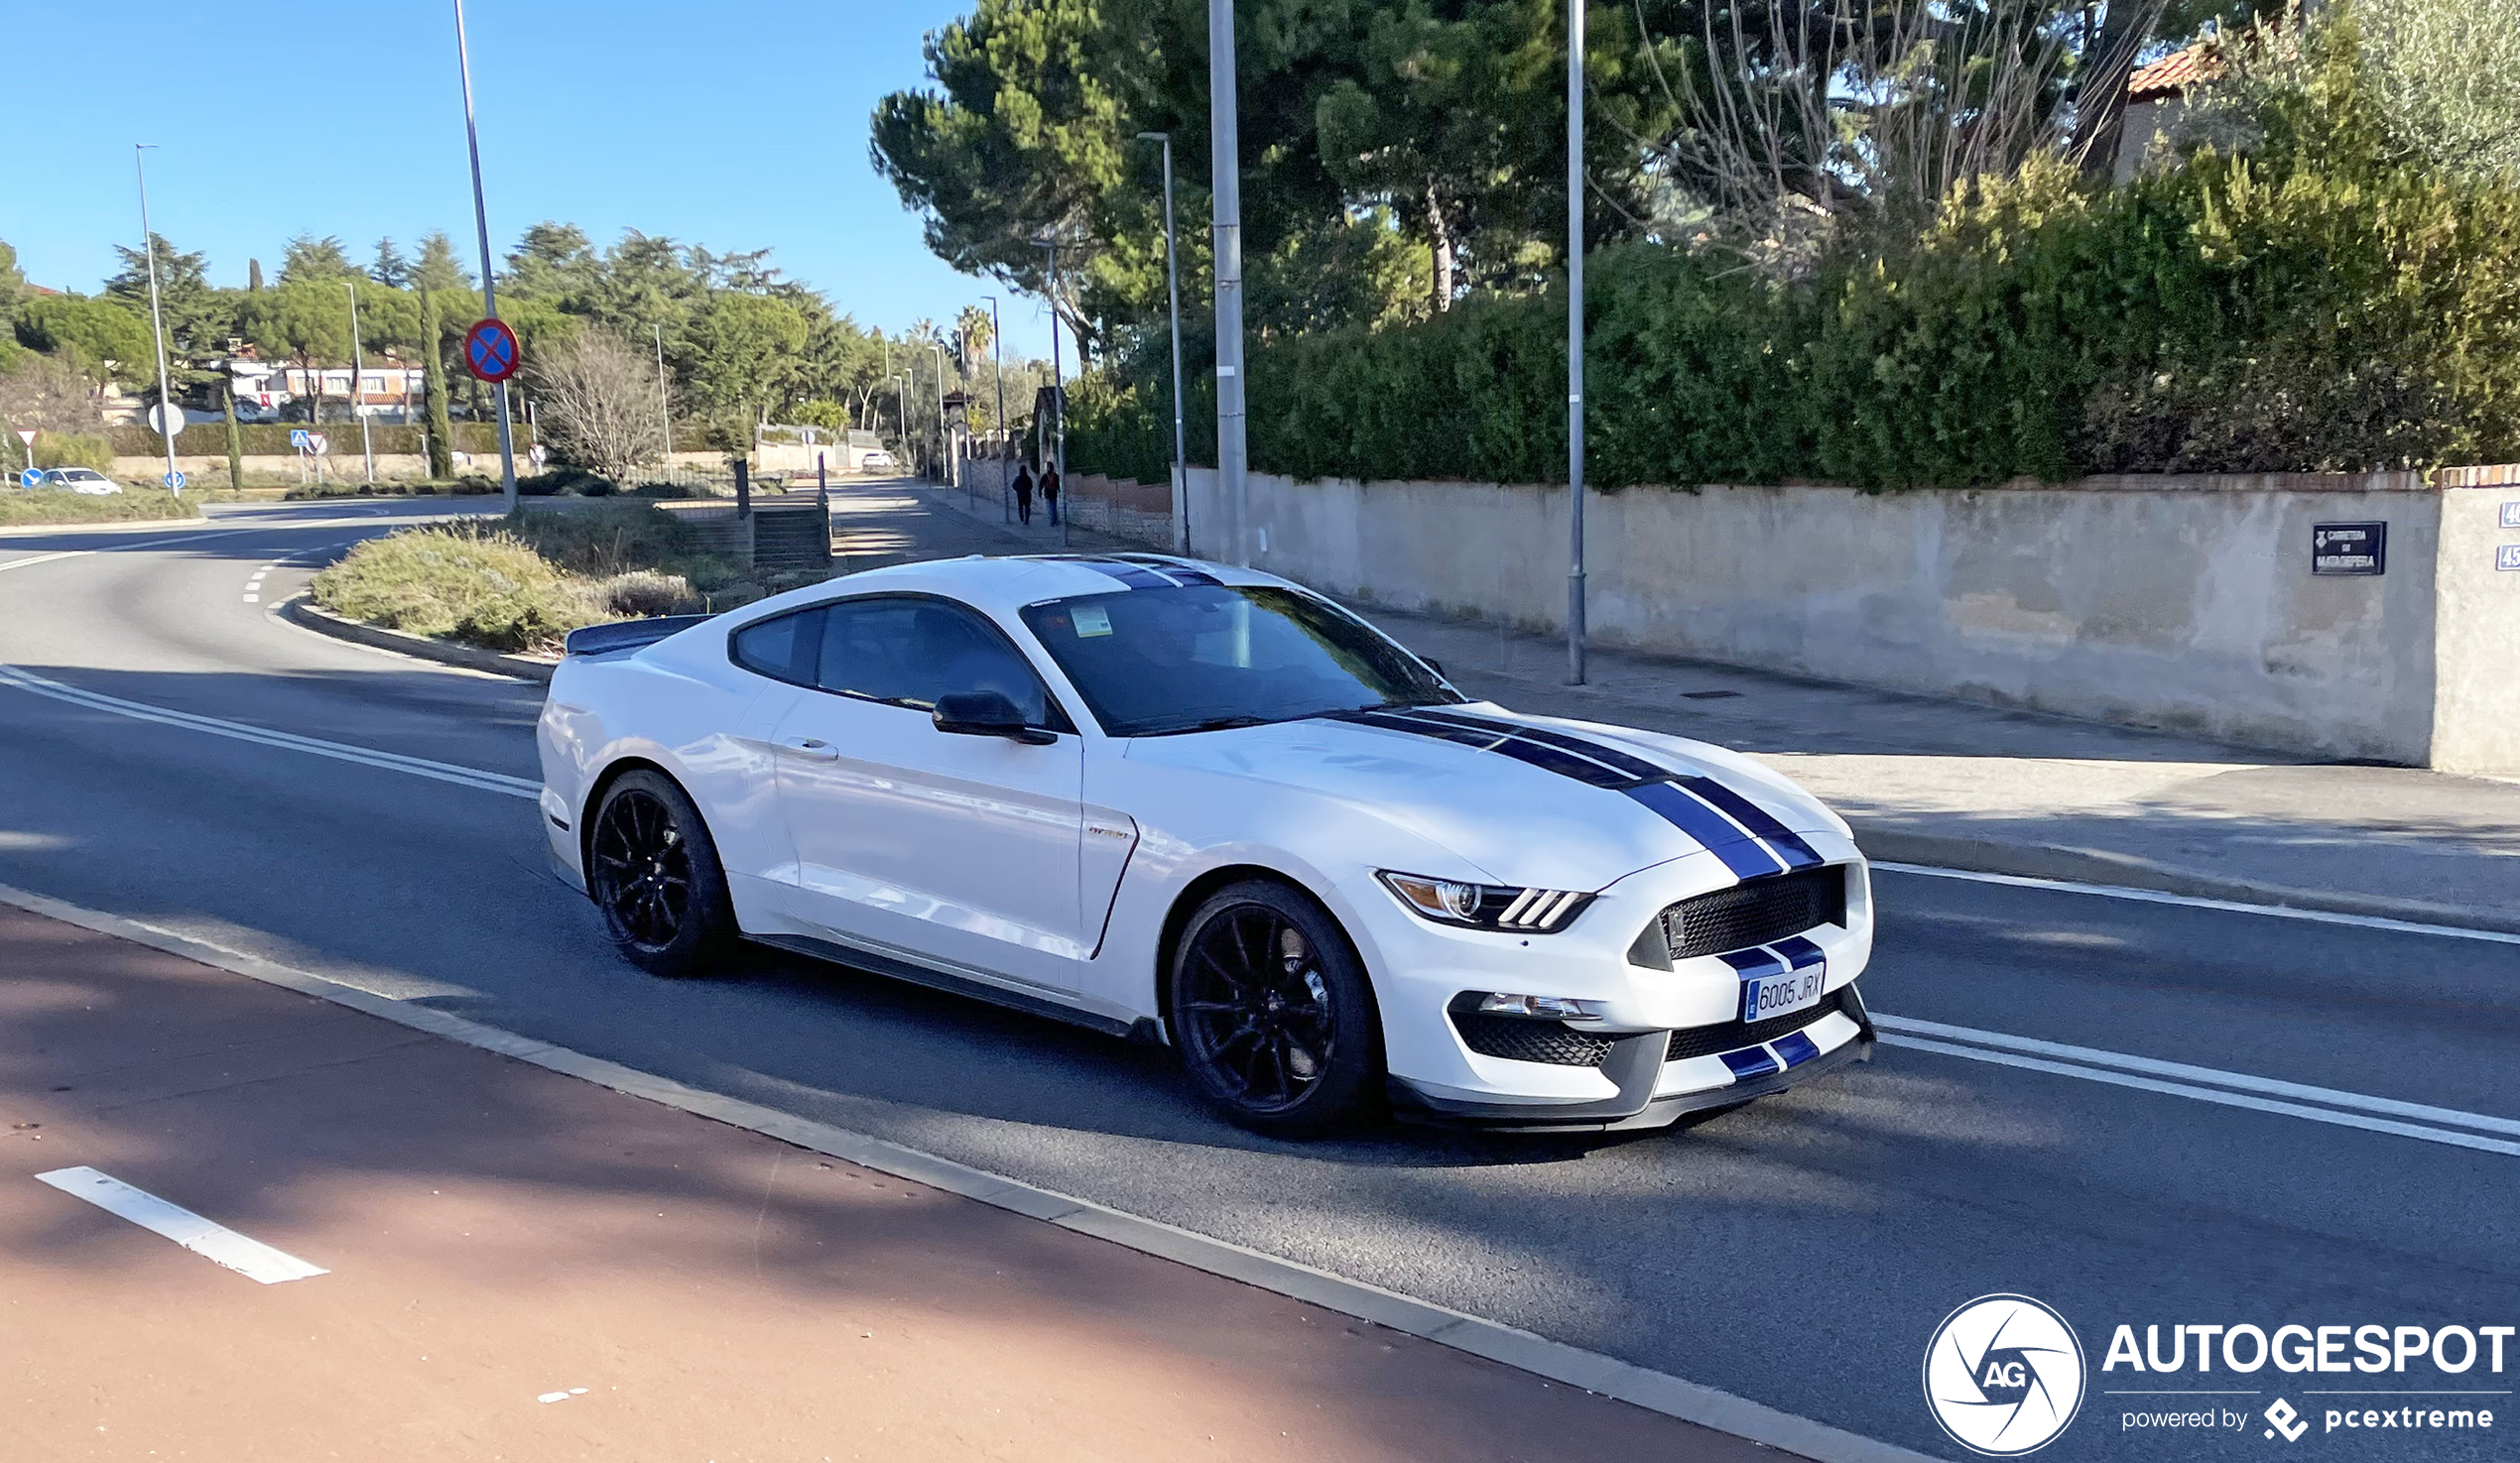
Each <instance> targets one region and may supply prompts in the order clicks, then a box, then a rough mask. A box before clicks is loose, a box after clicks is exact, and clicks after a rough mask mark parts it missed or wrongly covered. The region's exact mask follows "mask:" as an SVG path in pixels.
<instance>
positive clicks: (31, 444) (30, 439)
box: [18, 431, 35, 451]
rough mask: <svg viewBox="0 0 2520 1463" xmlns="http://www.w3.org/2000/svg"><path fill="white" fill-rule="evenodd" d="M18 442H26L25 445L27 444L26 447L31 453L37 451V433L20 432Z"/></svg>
mask: <svg viewBox="0 0 2520 1463" xmlns="http://www.w3.org/2000/svg"><path fill="white" fill-rule="evenodd" d="M18 440H19V441H22V442H24V443H26V445H27V450H29V451H33V450H34V449H35V433H34V432H31V431H21V432H19V433H18Z"/></svg>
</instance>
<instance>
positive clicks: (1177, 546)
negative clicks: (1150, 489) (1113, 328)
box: [1138, 132, 1190, 553]
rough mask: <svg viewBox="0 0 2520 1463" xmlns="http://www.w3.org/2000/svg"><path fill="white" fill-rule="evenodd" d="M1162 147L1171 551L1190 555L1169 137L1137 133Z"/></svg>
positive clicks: (1187, 451)
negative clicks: (1169, 308)
mask: <svg viewBox="0 0 2520 1463" xmlns="http://www.w3.org/2000/svg"><path fill="white" fill-rule="evenodd" d="M1138 138H1139V140H1140V141H1151V142H1160V143H1162V144H1163V145H1164V283H1165V285H1166V286H1167V288H1169V289H1170V290H1171V291H1172V295H1173V551H1174V552H1175V553H1188V552H1190V446H1189V437H1188V435H1187V434H1186V433H1185V432H1184V431H1183V429H1182V270H1181V262H1180V259H1179V257H1178V254H1179V251H1177V250H1176V249H1175V248H1174V247H1173V134H1171V133H1169V132H1141V133H1139V134H1138Z"/></svg>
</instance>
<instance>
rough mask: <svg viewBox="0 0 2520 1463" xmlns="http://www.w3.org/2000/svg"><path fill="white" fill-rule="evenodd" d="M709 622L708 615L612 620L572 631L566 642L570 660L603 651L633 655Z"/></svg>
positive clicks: (598, 654) (600, 653)
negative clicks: (640, 649)
mask: <svg viewBox="0 0 2520 1463" xmlns="http://www.w3.org/2000/svg"><path fill="white" fill-rule="evenodd" d="M708 618H710V617H709V616H707V615H656V616H652V617H650V618H648V619H645V620H615V621H613V622H612V623H611V624H609V625H589V626H587V627H586V628H584V629H583V630H571V631H570V632H568V639H567V642H566V645H567V651H568V654H570V655H572V656H600V655H602V654H604V653H605V652H606V651H635V650H637V649H638V648H639V647H641V646H647V645H654V644H656V643H657V642H658V641H660V640H663V639H665V638H666V637H667V636H669V635H680V634H681V633H683V632H684V631H686V630H689V629H691V628H692V627H693V626H694V625H696V624H698V623H699V622H701V621H702V620H705V619H708Z"/></svg>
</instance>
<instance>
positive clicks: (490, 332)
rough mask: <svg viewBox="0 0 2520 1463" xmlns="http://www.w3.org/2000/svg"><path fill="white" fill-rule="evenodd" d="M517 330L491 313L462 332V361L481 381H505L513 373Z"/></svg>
mask: <svg viewBox="0 0 2520 1463" xmlns="http://www.w3.org/2000/svg"><path fill="white" fill-rule="evenodd" d="M516 358H517V349H516V332H515V331H514V330H511V329H509V328H508V322H507V321H505V320H502V319H499V318H498V317H496V316H492V317H491V318H489V319H486V320H483V321H482V322H481V323H479V324H477V325H475V326H473V327H472V328H471V329H469V330H466V331H465V332H463V363H464V365H465V367H466V368H467V369H469V370H470V371H471V372H472V374H473V375H475V376H478V377H480V378H481V379H482V380H484V381H505V380H507V379H508V378H509V377H510V376H513V375H515V374H516Z"/></svg>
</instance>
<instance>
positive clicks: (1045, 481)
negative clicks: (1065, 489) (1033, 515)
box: [1042, 462, 1059, 529]
mask: <svg viewBox="0 0 2520 1463" xmlns="http://www.w3.org/2000/svg"><path fill="white" fill-rule="evenodd" d="M1042 502H1043V504H1044V505H1046V506H1047V507H1048V508H1049V509H1050V526H1051V527H1052V528H1054V529H1055V528H1057V527H1059V464H1058V463H1056V462H1051V463H1046V464H1044V465H1043V467H1042Z"/></svg>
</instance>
